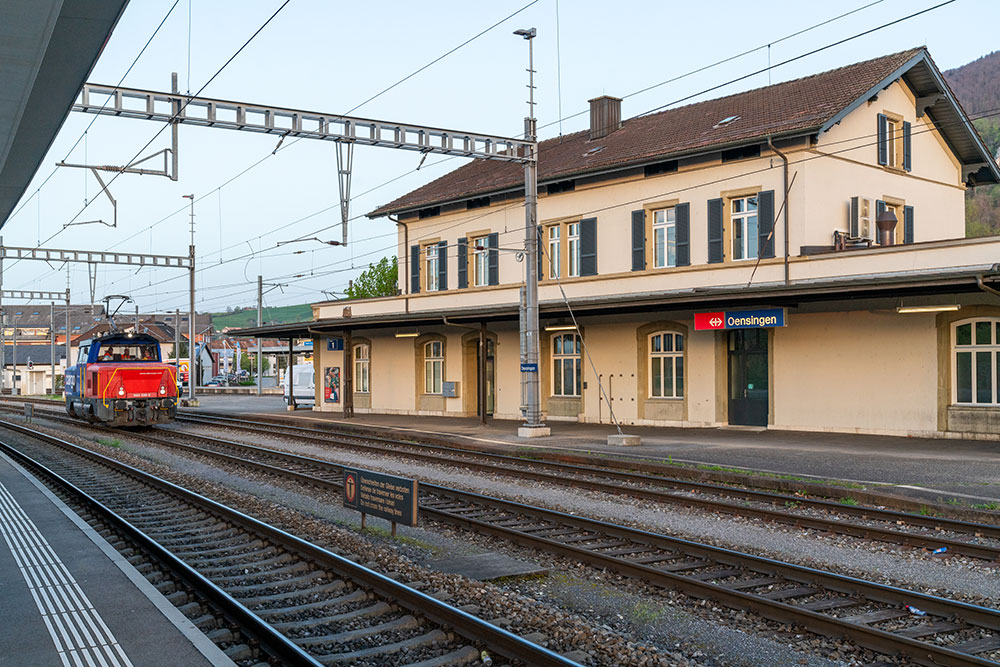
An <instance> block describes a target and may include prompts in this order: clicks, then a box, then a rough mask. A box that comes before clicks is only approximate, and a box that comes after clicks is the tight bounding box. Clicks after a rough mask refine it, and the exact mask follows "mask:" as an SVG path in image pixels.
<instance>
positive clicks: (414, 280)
mask: <svg viewBox="0 0 1000 667" xmlns="http://www.w3.org/2000/svg"><path fill="white" fill-rule="evenodd" d="M419 293H420V246H418V245H413V246H410V294H419Z"/></svg>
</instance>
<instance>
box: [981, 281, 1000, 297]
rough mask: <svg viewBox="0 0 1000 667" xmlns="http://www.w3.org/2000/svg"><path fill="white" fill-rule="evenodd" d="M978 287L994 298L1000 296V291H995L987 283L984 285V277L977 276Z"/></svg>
mask: <svg viewBox="0 0 1000 667" xmlns="http://www.w3.org/2000/svg"><path fill="white" fill-rule="evenodd" d="M976 285H978V286H979V289H981V290H983V291H984V292H987V293H989V294H993V295H994V296H1000V290H997V289H994V288H992V287H990V286H989V285H987V284H986V283H984V282H983V277H982V276H976Z"/></svg>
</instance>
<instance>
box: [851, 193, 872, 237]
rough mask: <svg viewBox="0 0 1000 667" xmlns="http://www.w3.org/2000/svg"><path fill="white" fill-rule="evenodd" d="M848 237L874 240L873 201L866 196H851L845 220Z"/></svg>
mask: <svg viewBox="0 0 1000 667" xmlns="http://www.w3.org/2000/svg"><path fill="white" fill-rule="evenodd" d="M847 230H848V237H850V238H851V239H852V240H853V239H865V240H869V241H873V240H875V202H874V201H873V200H871V199H870V198H868V197H851V205H850V213H849V217H848V221H847Z"/></svg>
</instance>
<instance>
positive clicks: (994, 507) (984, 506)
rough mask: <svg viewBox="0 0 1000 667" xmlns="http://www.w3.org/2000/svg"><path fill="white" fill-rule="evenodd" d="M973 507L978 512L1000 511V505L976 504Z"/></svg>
mask: <svg viewBox="0 0 1000 667" xmlns="http://www.w3.org/2000/svg"><path fill="white" fill-rule="evenodd" d="M971 507H972V509H977V510H1000V503H976V504H975V505H971Z"/></svg>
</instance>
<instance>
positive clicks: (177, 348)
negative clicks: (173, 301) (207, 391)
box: [174, 308, 191, 396]
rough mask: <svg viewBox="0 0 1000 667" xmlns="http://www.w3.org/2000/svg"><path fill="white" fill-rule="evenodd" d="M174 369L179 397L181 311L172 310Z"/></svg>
mask: <svg viewBox="0 0 1000 667" xmlns="http://www.w3.org/2000/svg"><path fill="white" fill-rule="evenodd" d="M174 367H175V368H176V369H177V370H176V373H177V377H176V378H174V379H175V380H177V384H178V387H177V395H178V396H180V392H181V388H180V383H181V309H180V308H177V309H175V310H174ZM190 381H191V372H190V371H188V382H190Z"/></svg>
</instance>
